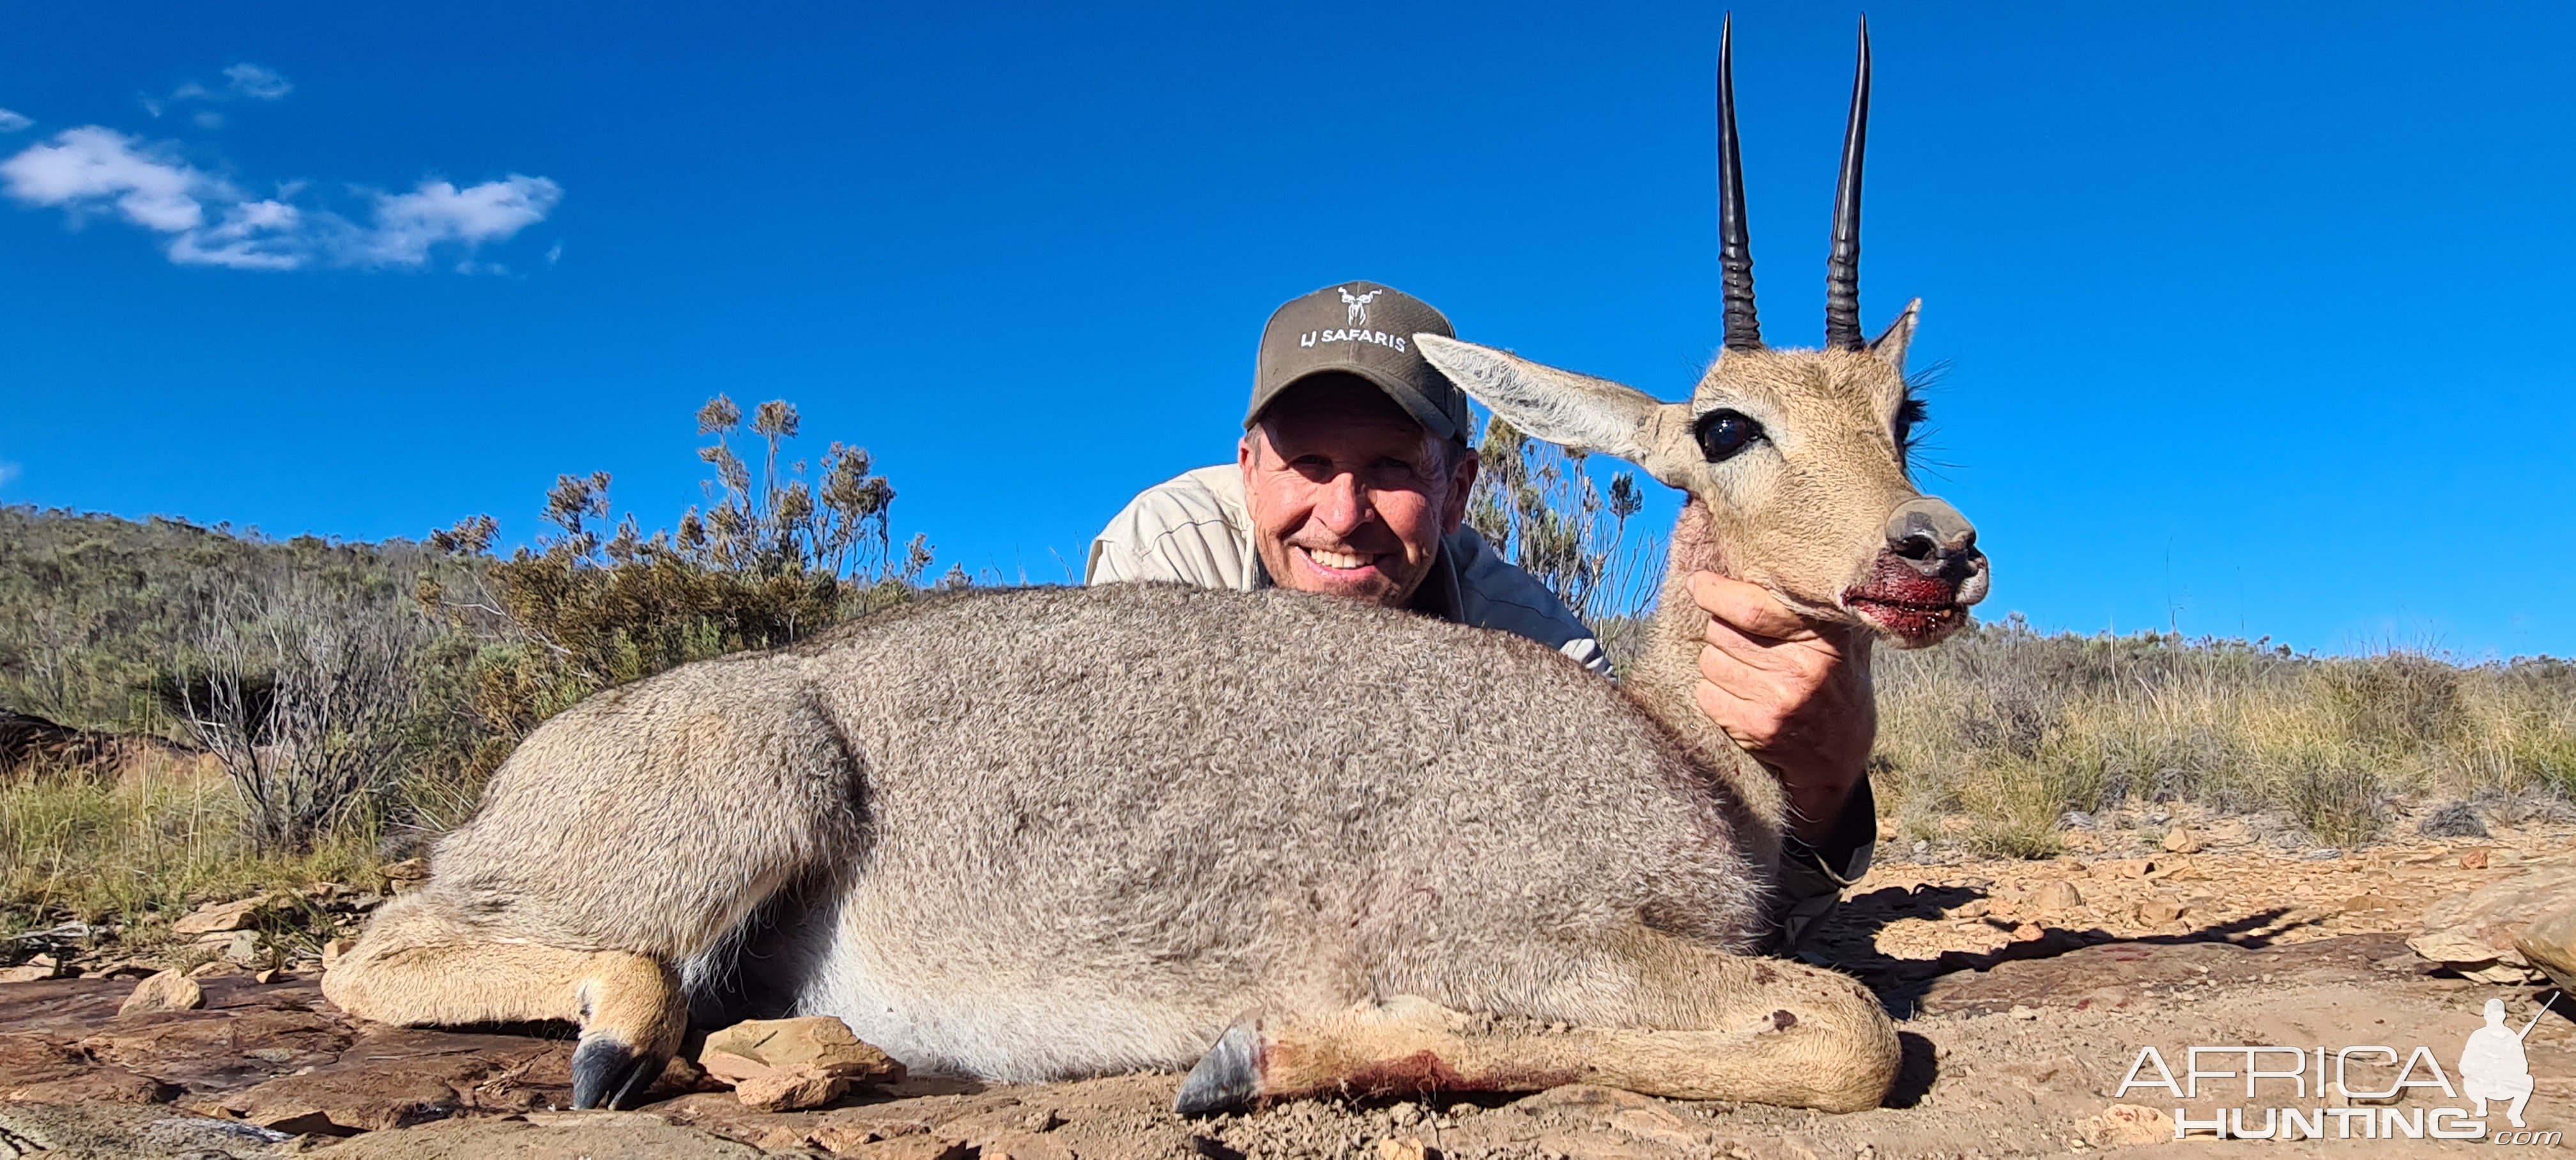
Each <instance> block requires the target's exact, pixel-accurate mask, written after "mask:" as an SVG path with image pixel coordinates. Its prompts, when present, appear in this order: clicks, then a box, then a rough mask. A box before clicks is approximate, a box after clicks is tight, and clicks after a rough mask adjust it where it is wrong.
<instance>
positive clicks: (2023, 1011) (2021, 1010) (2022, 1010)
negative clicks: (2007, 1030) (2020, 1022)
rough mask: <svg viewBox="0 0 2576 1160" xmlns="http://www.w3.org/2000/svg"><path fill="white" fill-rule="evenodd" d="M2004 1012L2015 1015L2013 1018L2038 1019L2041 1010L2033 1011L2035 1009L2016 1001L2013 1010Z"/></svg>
mask: <svg viewBox="0 0 2576 1160" xmlns="http://www.w3.org/2000/svg"><path fill="white" fill-rule="evenodd" d="M2004 1014H2006V1015H2009V1016H2012V1017H2013V1018H2015V1019H2037V1018H2039V1012H2037V1011H2033V1010H2031V1009H2030V1008H2028V1007H2025V1006H2022V1005H2021V1004H2019V1003H2015V1004H2013V1005H2012V1010H2009V1011H2006V1012H2004Z"/></svg>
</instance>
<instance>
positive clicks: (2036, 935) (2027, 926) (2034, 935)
mask: <svg viewBox="0 0 2576 1160" xmlns="http://www.w3.org/2000/svg"><path fill="white" fill-rule="evenodd" d="M2047 933H2048V932H2047V931H2044V930H2041V929H2040V928H2039V924H2037V923H2031V922H2025V923H2023V924H2021V925H2020V926H2016V927H2014V928H2013V931H2012V937H2013V941H2014V942H2038V941H2039V939H2040V936H2042V935H2045V934H2047Z"/></svg>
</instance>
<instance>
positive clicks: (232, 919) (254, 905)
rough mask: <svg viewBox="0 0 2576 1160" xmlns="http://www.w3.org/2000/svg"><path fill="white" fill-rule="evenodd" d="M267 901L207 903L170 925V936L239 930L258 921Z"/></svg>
mask: <svg viewBox="0 0 2576 1160" xmlns="http://www.w3.org/2000/svg"><path fill="white" fill-rule="evenodd" d="M267 907H268V899H267V898H266V897H265V896H263V897H259V898H244V899H241V900H239V901H237V902H209V903H207V904H205V905H204V906H200V907H198V908H197V909H196V910H195V911H194V912H193V913H190V914H188V915H187V916H186V917H183V918H181V919H180V920H179V921H177V922H174V923H171V924H170V933H172V934H214V933H217V932H220V931H228V930H241V929H243V928H245V927H248V926H251V925H254V924H256V923H257V922H258V921H259V914H260V911H262V910H265V909H267Z"/></svg>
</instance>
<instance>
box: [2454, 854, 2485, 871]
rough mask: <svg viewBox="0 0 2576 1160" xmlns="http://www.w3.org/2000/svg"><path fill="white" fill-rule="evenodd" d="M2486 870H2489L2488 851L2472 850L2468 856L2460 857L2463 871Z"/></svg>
mask: <svg viewBox="0 0 2576 1160" xmlns="http://www.w3.org/2000/svg"><path fill="white" fill-rule="evenodd" d="M2486 868H2487V852H2486V851H2484V850H2471V851H2469V852H2468V853H2466V854H2462V855H2460V869H2462V870H2484V869H2486Z"/></svg>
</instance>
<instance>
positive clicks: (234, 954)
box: [224, 930, 259, 963]
mask: <svg viewBox="0 0 2576 1160" xmlns="http://www.w3.org/2000/svg"><path fill="white" fill-rule="evenodd" d="M224 957H225V958H228V959H231V960H232V961H234V962H237V963H247V962H251V961H254V960H256V959H258V958H259V932H257V931H249V930H244V931H235V932H234V933H233V937H232V939H231V941H229V942H227V943H225V944H224Z"/></svg>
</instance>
